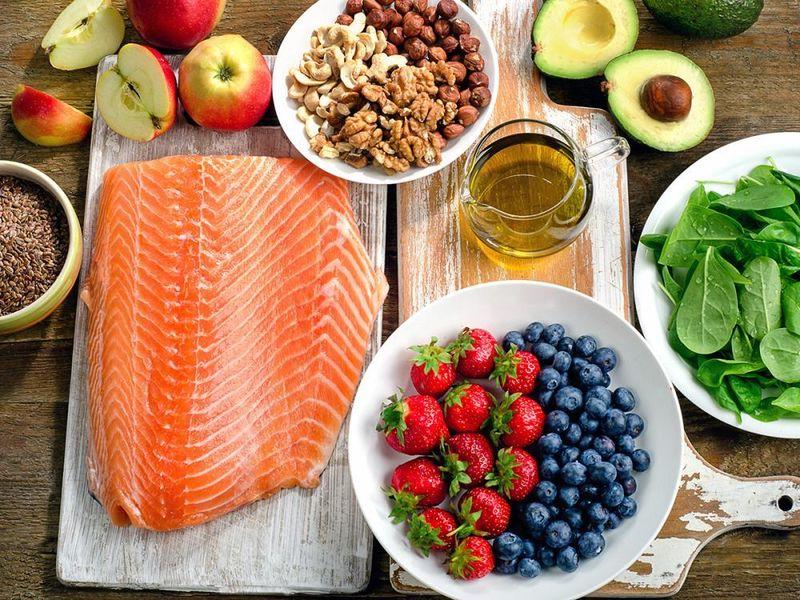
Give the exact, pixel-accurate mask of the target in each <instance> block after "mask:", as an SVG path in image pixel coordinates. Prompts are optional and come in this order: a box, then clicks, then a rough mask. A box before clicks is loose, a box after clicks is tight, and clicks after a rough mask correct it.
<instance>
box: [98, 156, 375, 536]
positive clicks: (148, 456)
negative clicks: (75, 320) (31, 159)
mask: <svg viewBox="0 0 800 600" xmlns="http://www.w3.org/2000/svg"><path fill="white" fill-rule="evenodd" d="M386 292H387V284H386V280H385V278H384V276H383V274H382V273H381V272H380V271H378V270H376V269H375V268H374V267H373V265H372V264H371V262H370V260H369V257H368V256H367V253H366V250H365V248H364V245H363V243H362V241H361V238H360V236H359V232H358V228H357V227H356V223H355V219H354V216H353V212H352V208H351V206H350V201H349V194H348V188H347V183H346V182H344V181H342V180H340V179H337V178H335V177H332V176H329V175H327V174H325V173H324V172H322V171H320V170H319V169H317V168H316V167H314V166H312V165H311V164H309V163H307V162H305V161H302V160H294V159H276V158H266V157H245V156H230V157H220V156H215V157H201V156H173V157H169V158H165V159H162V160H156V161H151V162H142V163H130V164H123V165H119V166H117V167H114V168H112V169H109V171H108V172H107V173H106V175H105V179H104V185H103V190H102V197H101V200H100V207H99V213H98V222H97V230H96V234H95V239H94V249H93V254H92V262H91V266H90V273H89V277H88V280H87V284H86V286H85V288H84V290H83V293H82V298H83V299H84V301H85V302H86V304H87V306H88V309H89V323H88V338H87V340H88V341H87V344H88V348H87V354H88V362H89V372H88V390H89V398H88V402H89V415H90V423H89V428H90V431H89V433H90V447H89V454H88V483H89V489H90V490H91V492H92V494H93V495H94V496H95V498H97V499H98V500H99V502H100V503H101V504H102V505H103V506H104V507H105V509H106V510H107V511H108V514H109V517H110V519H111V521H112V522H113V523H115V524H117V525H128V524H133V525H135V526H137V527H144V528H148V529H154V530H170V529H176V528H180V527H186V526H189V525H194V524H198V523H203V522H205V521H208V520H210V519H213V518H215V517H217V516H219V515H222V514H224V513H227V512H229V511H231V510H234V509H235V508H237V507H240V506H242V505H244V504H247V503H249V502H252V501H254V500H257V499H259V498H264V497H266V496H268V495H270V494H272V493H274V492H276V491H278V490H280V489H282V488H288V487H293V486H302V487H306V488H312V487H315V486H316V485H318V484H319V477H320V474H321V473H322V471H323V470H324V468H325V466H326V464H327V461H328V458H329V457H330V454H331V452H332V450H333V446H334V444H335V442H336V439H337V437H338V434H339V429H340V427H341V425H342V421H343V419H344V418H345V415H346V413H347V411H348V408H349V406H350V402H351V401H352V397H353V394H354V391H355V388H356V385H357V383H358V380H359V377H360V375H361V369H362V367H363V361H364V353H365V351H366V348H367V344H368V341H369V335H370V331H371V328H372V324H373V321H374V320H375V317H376V315H377V313H378V311H379V310H380V306H381V304H382V303H383V300H384V298H385V296H386Z"/></svg>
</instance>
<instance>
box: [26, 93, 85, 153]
mask: <svg viewBox="0 0 800 600" xmlns="http://www.w3.org/2000/svg"><path fill="white" fill-rule="evenodd" d="M11 119H12V120H13V121H14V126H15V127H16V128H17V131H19V132H20V134H21V135H22V137H24V138H25V139H26V140H28V141H30V142H33V143H34V144H39V145H40V146H66V145H67V144H75V143H77V142H80V141H82V140H83V139H84V138H85V137H86V136H87V135H89V131H91V129H92V119H91V118H90V117H88V116H86V115H85V114H83V113H82V112H81V111H79V110H78V109H77V108H75V107H73V106H70V105H69V104H67V103H66V102H62V101H61V100H59V99H58V98H55V97H54V96H51V95H50V94H46V93H45V92H42V91H40V90H37V89H36V88H32V87H30V86H27V85H19V86H17V90H16V93H15V94H14V99H13V100H12V101H11Z"/></svg>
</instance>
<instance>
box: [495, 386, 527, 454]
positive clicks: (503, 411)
mask: <svg viewBox="0 0 800 600" xmlns="http://www.w3.org/2000/svg"><path fill="white" fill-rule="evenodd" d="M519 397H520V394H508V393H507V394H505V395H504V396H503V399H502V400H497V399H495V401H494V408H493V409H492V412H491V414H490V415H489V419H490V420H491V427H490V429H489V437H490V438H491V440H492V442H493V443H494V445H495V446H497V445H499V444H500V438H501V437H503V434H506V433H510V432H511V419H512V418H513V417H514V411H513V410H511V405H512V404H514V401H515V400H516V399H517V398H519Z"/></svg>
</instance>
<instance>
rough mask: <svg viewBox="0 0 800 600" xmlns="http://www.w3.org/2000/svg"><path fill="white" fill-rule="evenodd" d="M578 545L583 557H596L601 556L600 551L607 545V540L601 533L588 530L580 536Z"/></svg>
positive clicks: (579, 552)
mask: <svg viewBox="0 0 800 600" xmlns="http://www.w3.org/2000/svg"><path fill="white" fill-rule="evenodd" d="M577 547H578V554H580V555H581V558H594V557H595V556H600V553H601V552H602V551H603V549H604V548H605V547H606V541H605V540H604V539H603V536H602V535H600V534H599V533H594V532H591V531H587V532H586V533H583V534H581V536H580V537H579V538H578V543H577Z"/></svg>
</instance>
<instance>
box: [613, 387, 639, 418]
mask: <svg viewBox="0 0 800 600" xmlns="http://www.w3.org/2000/svg"><path fill="white" fill-rule="evenodd" d="M611 406H613V407H614V408H618V409H620V410H621V411H622V412H628V411H629V410H633V407H634V406H636V398H634V396H633V392H632V391H630V390H629V389H628V388H624V387H621V388H617V389H616V390H614V393H613V394H612V396H611Z"/></svg>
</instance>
